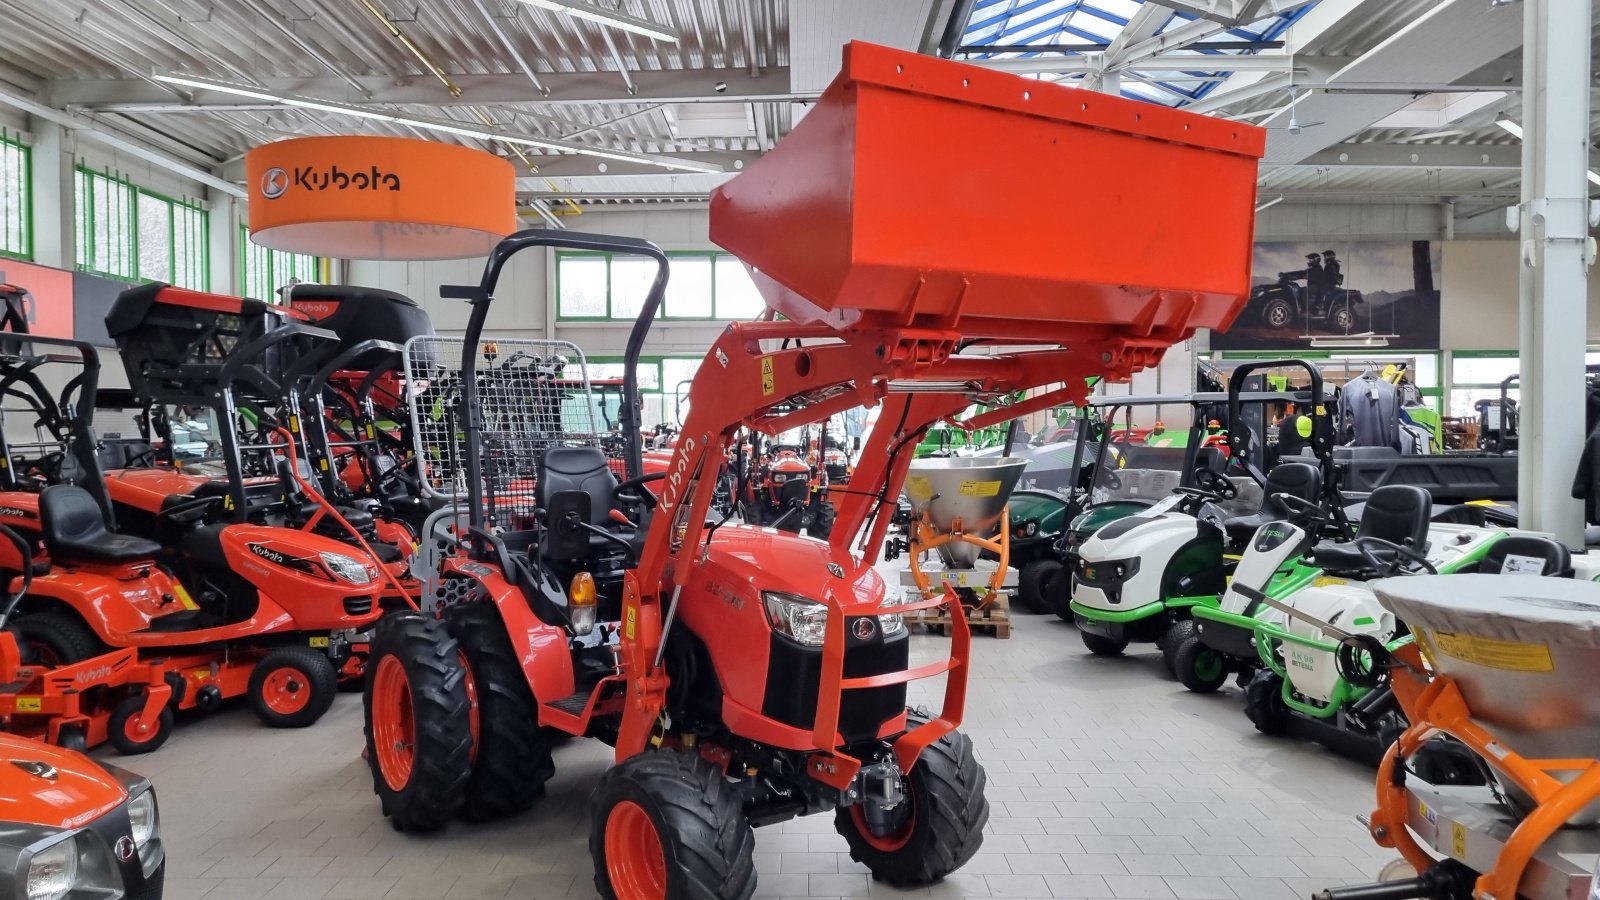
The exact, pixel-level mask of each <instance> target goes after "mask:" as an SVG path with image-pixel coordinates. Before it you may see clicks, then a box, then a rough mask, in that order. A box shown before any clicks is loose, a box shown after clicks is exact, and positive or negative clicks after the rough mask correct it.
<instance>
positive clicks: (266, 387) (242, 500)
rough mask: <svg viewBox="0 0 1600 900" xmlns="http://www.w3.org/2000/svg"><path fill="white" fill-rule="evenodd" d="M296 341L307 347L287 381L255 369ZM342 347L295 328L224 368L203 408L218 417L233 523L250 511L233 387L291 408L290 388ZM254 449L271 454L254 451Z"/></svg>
mask: <svg viewBox="0 0 1600 900" xmlns="http://www.w3.org/2000/svg"><path fill="white" fill-rule="evenodd" d="M294 339H301V340H302V343H303V344H305V345H306V346H303V347H301V348H300V352H299V353H298V354H297V355H296V359H295V362H294V363H293V364H292V365H291V366H290V367H289V368H288V370H287V371H286V372H284V373H283V375H281V376H277V377H275V376H273V375H270V374H268V373H267V371H266V370H265V369H264V368H262V367H261V366H260V365H257V364H256V363H257V361H258V360H260V359H261V358H262V357H263V356H264V355H265V354H266V353H267V351H269V350H271V349H272V348H274V347H276V346H278V345H279V344H283V343H285V342H287V341H290V340H294ZM338 344H339V336H338V335H337V334H334V333H333V332H332V331H329V330H327V329H326V328H317V327H314V326H311V325H302V324H300V323H298V322H292V323H288V324H285V325H280V326H279V327H277V328H274V329H272V330H271V331H268V332H267V333H266V334H263V335H262V336H260V337H258V338H256V339H255V340H252V341H250V342H249V343H248V344H245V345H244V346H243V347H238V348H235V350H234V351H233V352H232V353H231V354H229V356H228V359H227V361H226V362H224V363H223V364H222V368H221V370H220V371H219V372H218V373H217V384H216V386H215V393H214V394H213V396H212V398H211V400H210V402H208V403H205V404H204V405H206V406H208V407H210V408H211V409H212V410H213V411H215V412H216V414H217V416H216V419H217V423H216V424H217V437H218V440H219V441H220V443H221V444H222V461H223V465H224V466H225V467H226V469H227V472H228V499H229V507H230V508H229V510H228V513H229V516H230V518H232V519H233V520H234V521H243V520H244V518H245V516H246V509H247V505H246V499H247V498H246V496H245V490H244V480H245V475H244V457H243V450H245V449H246V448H245V447H243V446H241V445H240V443H239V433H238V428H237V425H236V419H237V417H238V412H239V407H238V404H237V402H236V400H235V390H234V386H235V385H238V384H244V385H247V386H248V387H250V388H252V389H253V390H252V391H247V392H246V393H247V396H249V397H251V398H260V399H267V400H270V401H273V402H279V403H282V402H286V400H287V397H288V390H287V388H288V387H289V386H291V385H293V384H294V383H295V382H296V381H297V380H298V379H299V378H302V377H304V376H305V375H306V374H307V373H309V372H310V371H311V370H312V368H313V367H315V366H316V365H317V364H318V363H320V362H321V361H322V360H324V359H326V358H327V357H328V355H329V354H331V353H332V352H333V351H334V348H336V347H337V346H338ZM280 379H281V380H280ZM191 402H192V401H191ZM291 411H293V410H291ZM249 449H266V448H265V447H259V448H258V447H253V446H252V447H251V448H249ZM285 487H287V485H286V486H285Z"/></svg>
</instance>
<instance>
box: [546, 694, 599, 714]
mask: <svg viewBox="0 0 1600 900" xmlns="http://www.w3.org/2000/svg"><path fill="white" fill-rule="evenodd" d="M589 697H590V692H589V691H579V692H577V693H576V694H572V695H571V696H567V697H562V698H561V699H560V700H557V701H555V702H553V703H546V704H545V705H546V706H549V707H552V708H554V709H559V710H561V711H562V712H564V713H566V714H567V715H569V716H581V715H583V711H584V710H585V709H587V708H588V707H589Z"/></svg>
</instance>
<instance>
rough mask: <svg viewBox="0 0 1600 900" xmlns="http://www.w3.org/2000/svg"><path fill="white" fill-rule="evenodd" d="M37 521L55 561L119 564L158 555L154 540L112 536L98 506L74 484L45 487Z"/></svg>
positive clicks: (40, 499) (92, 497)
mask: <svg viewBox="0 0 1600 900" xmlns="http://www.w3.org/2000/svg"><path fill="white" fill-rule="evenodd" d="M39 520H40V526H41V531H42V537H43V538H44V547H45V550H47V551H48V552H49V553H50V559H51V560H53V561H55V562H86V563H105V564H108V565H120V564H122V563H130V562H138V561H139V560H142V559H151V558H153V557H155V555H156V554H158V553H160V552H161V545H160V544H158V543H156V542H155V541H147V540H145V539H144V538H137V537H130V536H128V535H125V534H114V533H112V532H111V530H110V529H108V528H106V518H105V513H104V512H102V511H101V509H100V504H99V503H97V502H95V499H94V496H93V495H92V494H90V493H89V492H88V491H86V490H84V489H83V488H81V487H78V486H77V485H73V484H56V485H51V486H50V487H47V488H45V489H44V491H43V492H42V493H40V494H39Z"/></svg>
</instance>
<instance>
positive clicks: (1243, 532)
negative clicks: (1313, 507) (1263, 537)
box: [1222, 462, 1322, 546]
mask: <svg viewBox="0 0 1600 900" xmlns="http://www.w3.org/2000/svg"><path fill="white" fill-rule="evenodd" d="M1276 494H1289V495H1291V496H1294V497H1299V498H1300V499H1301V500H1305V501H1307V502H1309V503H1315V502H1317V498H1318V497H1321V496H1322V470H1321V469H1319V468H1317V467H1316V466H1313V465H1308V464H1306V463H1302V462H1282V463H1279V464H1278V465H1277V466H1276V467H1274V468H1273V470H1272V471H1271V472H1268V473H1267V483H1266V484H1265V485H1264V486H1263V487H1262V488H1261V508H1260V509H1258V510H1257V511H1255V512H1253V513H1251V514H1250V515H1247V516H1234V517H1232V518H1230V519H1227V520H1225V521H1224V522H1223V523H1222V529H1223V530H1224V531H1226V532H1227V534H1228V543H1229V544H1232V545H1234V546H1241V545H1243V544H1245V543H1247V542H1248V541H1249V540H1250V538H1251V537H1252V536H1253V535H1254V534H1255V533H1256V529H1258V528H1260V527H1261V526H1263V525H1265V524H1267V523H1268V522H1281V521H1283V520H1284V519H1287V518H1289V514H1290V509H1289V507H1287V506H1285V505H1284V504H1283V501H1281V500H1278V499H1277V498H1276V497H1275V495H1276Z"/></svg>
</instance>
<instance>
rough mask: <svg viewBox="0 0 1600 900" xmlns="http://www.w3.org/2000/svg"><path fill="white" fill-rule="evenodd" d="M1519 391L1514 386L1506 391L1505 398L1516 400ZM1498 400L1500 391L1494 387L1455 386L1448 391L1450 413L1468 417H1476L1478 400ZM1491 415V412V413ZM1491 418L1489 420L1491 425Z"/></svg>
mask: <svg viewBox="0 0 1600 900" xmlns="http://www.w3.org/2000/svg"><path fill="white" fill-rule="evenodd" d="M1520 394H1521V392H1520V391H1518V390H1517V389H1516V388H1512V389H1511V390H1509V391H1506V397H1507V399H1510V400H1511V401H1513V402H1516V401H1517V400H1518V399H1519V397H1520ZM1480 400H1494V401H1496V402H1497V403H1498V401H1499V400H1500V391H1499V390H1498V389H1496V388H1486V387H1480V388H1456V389H1454V390H1452V391H1451V392H1450V415H1452V416H1464V417H1466V418H1469V419H1475V418H1477V417H1478V401H1480ZM1491 415H1492V414H1491ZM1492 424H1493V420H1491V425H1492Z"/></svg>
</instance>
